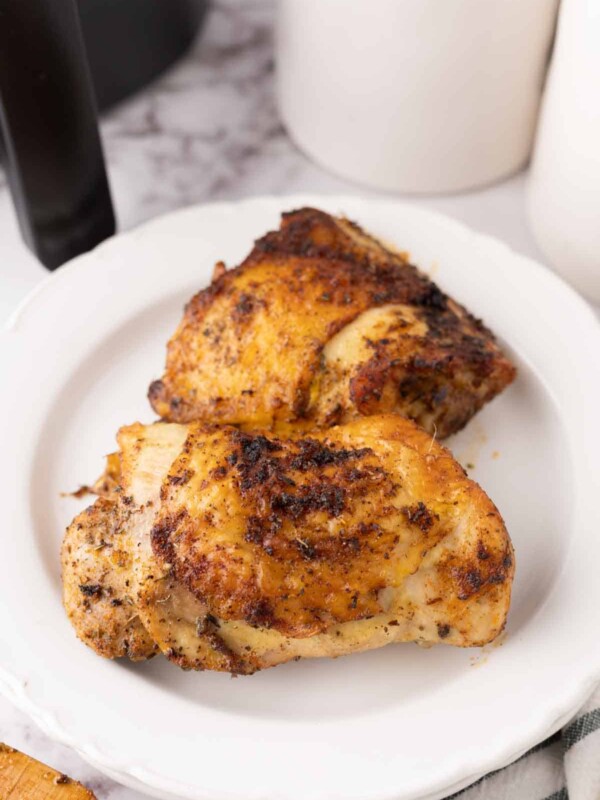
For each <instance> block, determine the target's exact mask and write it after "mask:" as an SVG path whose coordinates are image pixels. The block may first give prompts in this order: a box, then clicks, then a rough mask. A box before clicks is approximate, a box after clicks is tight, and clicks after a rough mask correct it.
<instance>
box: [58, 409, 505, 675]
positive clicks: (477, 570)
mask: <svg viewBox="0 0 600 800" xmlns="http://www.w3.org/2000/svg"><path fill="white" fill-rule="evenodd" d="M118 439H119V448H120V462H121V470H120V485H119V486H118V487H117V488H116V490H115V491H114V493H113V495H112V498H111V501H108V500H107V498H105V497H103V498H99V499H98V500H97V501H96V504H95V505H94V506H92V509H91V510H88V511H87V512H84V513H83V514H82V515H80V517H78V518H77V519H76V520H75V522H74V523H73V525H72V526H71V528H70V529H69V531H68V533H67V538H66V543H65V547H64V549H63V570H64V572H65V604H66V605H67V610H68V611H69V612H70V617H71V620H72V622H73V624H74V625H75V628H76V630H77V632H78V635H79V636H80V637H81V638H82V639H83V640H84V641H85V642H86V643H87V644H90V645H91V646H92V647H94V649H96V651H97V652H100V653H101V654H102V655H109V656H110V655H126V654H129V653H127V652H126V649H124V648H121V649H120V650H119V648H116V647H115V648H113V650H112V652H111V651H110V648H107V647H104V646H101V645H99V641H100V642H101V641H102V638H101V637H98V636H97V635H96V636H94V635H90V633H89V630H90V622H89V618H88V616H91V617H92V619H93V620H94V624H96V618H98V621H99V623H102V624H104V625H107V626H108V625H110V623H108V622H107V621H106V620H105V619H104V616H103V613H104V612H103V610H102V607H101V606H100V605H99V604H100V603H102V601H103V599H104V598H105V597H106V598H112V599H114V598H116V599H122V598H123V593H124V592H125V590H126V591H127V593H128V596H130V597H131V598H132V600H133V603H134V605H135V608H134V610H133V611H132V614H134V613H137V614H139V619H138V622H141V624H142V625H143V628H144V629H145V631H146V632H147V635H148V637H149V638H150V639H151V641H152V642H153V643H156V646H157V647H158V648H159V649H160V650H161V651H162V652H163V653H164V654H165V655H166V656H167V657H168V658H169V659H171V660H172V661H174V662H175V663H177V664H178V665H179V666H181V667H184V668H188V669H189V668H193V669H214V670H220V671H229V672H233V673H239V674H246V673H252V672H255V671H256V670H259V669H263V668H266V667H270V666H274V665H276V664H280V663H283V662H285V661H288V660H290V659H293V658H297V657H317V656H338V655H344V654H347V653H352V652H357V651H361V650H367V649H371V648H375V647H380V646H382V645H384V644H388V643H391V642H402V641H417V642H419V643H421V644H432V643H438V642H443V643H446V644H452V645H457V646H461V647H467V646H473V645H482V644H485V643H486V642H489V641H491V640H492V639H494V638H495V637H496V636H497V635H498V634H499V633H500V631H501V630H502V629H503V626H504V624H505V620H506V615H507V612H508V607H509V602H510V592H511V584H512V578H513V571H514V564H513V551H512V546H511V543H510V539H509V537H508V534H507V532H506V529H505V527H504V524H503V521H502V518H501V516H500V514H499V512H498V511H497V509H496V508H495V506H494V505H493V503H492V502H491V501H490V500H489V498H488V497H487V496H486V495H485V493H484V492H483V491H482V490H481V489H480V487H479V486H477V484H475V483H474V482H473V481H471V480H469V478H467V476H466V475H465V473H464V471H463V469H462V468H461V467H460V465H459V464H458V463H457V462H456V461H455V460H454V459H453V457H452V456H451V454H450V453H449V451H448V450H446V449H445V448H444V447H443V446H441V445H440V444H439V443H438V442H437V441H435V440H434V439H433V438H432V437H431V436H430V435H428V434H427V433H425V432H424V431H423V430H421V429H419V428H418V427H417V426H415V425H414V424H413V423H412V422H410V421H409V420H406V419H403V418H401V417H399V416H397V415H386V416H373V417H369V418H362V419H358V420H356V421H354V422H352V423H349V424H346V425H343V426H339V427H334V428H331V429H329V430H327V431H321V432H313V433H311V434H302V433H298V434H296V435H295V436H292V437H287V438H284V437H280V436H275V435H273V434H264V433H258V432H254V433H248V432H243V431H240V430H239V429H236V428H233V427H229V426H224V427H217V426H214V425H209V424H205V423H193V424H190V425H177V424H169V423H156V424H155V425H150V426H144V425H141V424H139V423H138V424H135V425H132V426H129V427H126V428H123V429H121V431H120V433H119V437H118ZM100 520H102V522H100ZM79 525H81V528H79V527H78V526H79ZM99 525H100V526H101V528H102V530H103V531H106V530H109V531H112V532H113V534H112V538H111V539H110V540H109V541H108V542H107V546H106V547H102V548H100V549H95V550H93V551H92V555H91V558H92V559H93V558H97V559H98V561H97V563H98V564H99V565H100V566H98V567H96V568H94V565H93V563H92V566H91V567H90V566H89V565H88V561H87V559H89V558H90V553H89V551H88V550H87V549H85V550H83V555H82V558H83V560H84V562H85V564H86V566H81V565H78V564H77V559H78V558H79V551H77V550H75V549H74V547H75V543H74V540H77V541H85V542H91V541H92V540H93V541H96V539H97V536H98V534H96V533H95V532H94V531H96V529H97V527H98V526H99ZM117 530H119V531H121V532H120V533H115V531H117ZM102 536H103V537H104V536H105V534H104V533H103V534H102ZM119 537H121V538H119ZM117 542H119V546H122V547H125V548H129V559H128V560H127V559H124V560H123V562H122V564H125V563H126V564H128V566H127V567H126V568H124V569H125V571H126V572H127V573H128V578H127V580H128V582H129V584H128V586H127V587H125V585H124V582H123V580H122V578H123V575H124V572H123V573H121V572H119V573H118V574H117V575H115V574H114V573H112V572H111V571H110V570H106V564H108V563H109V559H108V558H107V553H108V551H109V549H111V548H112V547H115V546H116V543H117ZM120 569H121V562H120V561H119V570H120ZM86 570H92V571H91V573H90V575H91V579H93V581H94V582H95V584H97V588H96V589H95V591H94V593H93V594H94V596H93V597H89V598H88V597H87V596H86V599H90V608H89V609H87V610H85V611H83V610H82V601H81V598H80V597H79V595H78V594H77V591H79V593H80V594H81V589H80V584H78V583H77V581H80V580H81V577H80V576H82V575H87V574H88V573H87V572H86ZM86 579H87V578H86ZM75 587H77V589H76V588H75ZM84 595H87V593H85V592H84ZM96 608H98V611H96ZM106 608H107V609H108V608H113V606H111V605H110V604H109V605H108V606H106ZM120 608H121V606H117V610H118V609H120ZM90 609H91V610H90ZM86 615H88V616H86ZM130 616H131V615H130ZM118 623H120V624H123V620H122V619H119V620H118V622H115V623H114V625H115V626H118ZM113 635H114V634H113ZM116 638H117V639H120V640H122V639H123V635H120V636H117V637H116ZM142 652H143V651H142V649H140V651H139V653H140V654H142ZM146 652H147V654H151V652H153V651H152V649H151V648H150V647H148V648H147V651H146Z"/></svg>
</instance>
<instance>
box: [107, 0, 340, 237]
mask: <svg viewBox="0 0 600 800" xmlns="http://www.w3.org/2000/svg"><path fill="white" fill-rule="evenodd" d="M272 19H273V3H272V2H271V0H251V2H244V3H241V2H239V0H220V2H218V3H216V4H215V5H214V7H213V9H212V12H211V14H210V16H209V18H208V21H207V26H206V29H205V31H204V33H203V35H202V36H201V37H200V38H199V40H198V41H197V43H196V45H195V46H194V48H193V49H192V51H191V52H190V53H189V54H188V56H187V57H186V59H185V60H184V61H183V62H182V63H181V64H180V65H178V66H176V67H175V68H174V69H172V70H171V71H170V72H169V73H168V74H166V75H165V76H164V77H163V78H162V79H160V80H159V81H158V82H157V83H156V84H155V85H154V86H152V87H151V88H150V89H149V90H148V91H146V92H144V93H143V94H141V95H140V96H138V97H137V98H135V99H133V100H131V101H128V102H127V103H125V104H123V105H122V106H121V107H120V108H118V109H117V110H116V111H114V112H113V113H111V114H110V115H109V116H108V117H107V118H106V119H105V120H104V123H103V126H102V129H103V134H104V141H105V147H106V153H107V158H108V163H109V171H110V177H111V182H112V186H113V193H114V197H115V202H116V206H117V213H118V217H119V220H120V222H121V224H122V226H123V227H130V226H131V225H134V224H136V223H138V222H140V221H141V220H144V219H146V218H149V217H152V216H155V215H156V214H159V213H163V212H164V211H167V210H170V209H173V208H176V207H179V206H183V205H189V204H191V203H197V202H200V201H203V200H206V199H208V198H210V199H211V200H219V199H223V198H227V199H229V198H236V197H241V196H244V195H248V194H255V193H257V192H260V193H281V192H284V191H286V192H287V191H290V190H291V189H300V188H303V187H308V186H311V185H313V179H312V178H313V176H312V175H311V172H313V171H314V173H315V174H317V173H318V174H319V177H320V185H321V187H322V188H326V189H329V190H331V191H334V190H336V189H340V188H343V189H345V188H346V184H345V183H344V182H343V181H339V180H337V179H335V178H333V177H331V178H329V176H324V175H323V173H322V172H321V170H319V169H318V168H316V167H311V166H310V165H308V163H307V161H306V159H305V158H304V157H303V156H302V154H301V153H299V151H298V150H297V149H296V148H295V147H294V145H293V144H292V143H291V142H290V140H289V138H288V137H287V135H286V133H285V131H284V128H283V126H282V125H281V122H280V120H279V117H278V113H277V109H276V104H275V98H274V65H273V41H272V39H273V30H272V27H273V26H272ZM324 183H325V184H328V186H323V184H324Z"/></svg>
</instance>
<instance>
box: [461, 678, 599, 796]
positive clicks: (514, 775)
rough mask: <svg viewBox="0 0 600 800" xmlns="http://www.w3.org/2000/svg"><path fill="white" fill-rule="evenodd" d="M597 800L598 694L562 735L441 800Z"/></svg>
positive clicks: (555, 735) (560, 733)
mask: <svg viewBox="0 0 600 800" xmlns="http://www.w3.org/2000/svg"><path fill="white" fill-rule="evenodd" d="M454 798H460V800H600V689H597V690H596V692H594V694H593V695H592V696H591V697H590V699H589V700H588V701H587V703H586V704H585V705H584V706H583V707H582V708H581V709H580V710H579V711H578V712H577V714H576V715H575V717H574V718H573V719H572V720H571V722H569V724H568V725H566V726H565V727H564V728H563V729H562V731H558V733H555V734H554V736H551V737H550V738H549V739H546V741H545V742H542V743H541V744H538V745H536V746H535V747H532V748H531V750H529V751H528V752H527V753H525V754H524V755H522V756H521V758H518V759H517V760H516V761H515V762H513V763H512V764H510V765H509V766H508V767H504V769H498V770H496V771H495V772H490V774H489V775H486V776H485V777H483V778H481V779H480V780H478V781H477V782H476V783H473V784H471V786H469V787H468V788H467V789H463V790H462V791H460V792H456V794H453V795H451V797H448V798H446V800H454Z"/></svg>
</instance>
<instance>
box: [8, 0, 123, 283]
mask: <svg viewBox="0 0 600 800" xmlns="http://www.w3.org/2000/svg"><path fill="white" fill-rule="evenodd" d="M0 131H1V134H2V138H3V139H4V142H3V145H4V154H3V160H4V164H5V167H6V172H7V176H8V180H9V184H10V188H11V192H12V196H13V200H14V204H15V208H16V211H17V216H18V218H19V225H20V227H21V232H22V235H23V238H24V239H25V241H26V243H27V244H28V246H29V247H30V248H31V249H32V250H33V251H34V253H35V254H36V255H37V257H38V258H39V259H40V261H41V262H42V263H43V264H44V265H45V266H46V267H48V268H49V269H55V268H56V267H58V266H60V265H61V264H62V263H64V262H65V261H67V260H68V259H70V258H73V257H74V256H76V255H79V254H80V253H83V252H85V251H86V250H89V249H90V248H92V247H94V246H95V245H96V244H98V243H99V242H101V241H102V240H103V239H106V238H107V237H108V236H111V235H112V234H113V233H114V231H115V220H114V213H113V207H112V202H111V198H110V191H109V188H108V181H107V177H106V170H105V166H104V158H103V155H102V146H101V143H100V136H99V133H98V121H97V113H96V105H95V100H94V93H93V89H92V81H91V76H90V71H89V68H88V64H87V58H86V53H85V47H84V43H83V38H82V34H81V28H80V24H79V17H78V11H77V5H76V0H0ZM0 269H1V265H0Z"/></svg>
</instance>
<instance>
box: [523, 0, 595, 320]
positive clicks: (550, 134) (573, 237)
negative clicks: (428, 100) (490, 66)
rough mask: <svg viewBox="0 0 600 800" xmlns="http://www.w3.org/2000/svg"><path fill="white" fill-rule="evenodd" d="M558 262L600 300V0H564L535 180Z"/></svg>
mask: <svg viewBox="0 0 600 800" xmlns="http://www.w3.org/2000/svg"><path fill="white" fill-rule="evenodd" d="M529 212H530V220H531V225H532V228H533V232H534V234H535V237H536V239H537V241H538V244H539V246H540V247H541V249H542V250H543V252H544V255H546V257H547V258H548V260H549V261H550V263H551V264H552V266H553V267H554V268H555V270H556V271H557V272H559V273H560V274H561V275H562V276H563V277H564V278H566V279H567V280H568V281H570V282H571V283H572V284H573V286H575V288H576V289H578V290H579V291H580V292H582V293H583V294H584V295H585V296H586V297H587V298H588V300H591V301H592V302H593V303H596V304H597V305H600V2H598V0H562V3H561V8H560V17H559V24H558V31H557V37H556V48H555V51H554V56H553V59H552V66H551V68H550V74H549V76H548V84H547V87H546V93H545V97H544V102H543V109H542V113H541V115H540V125H539V127H538V133H537V141H536V145H535V152H534V157H533V162H532V165H531V176H530V182H529Z"/></svg>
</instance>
